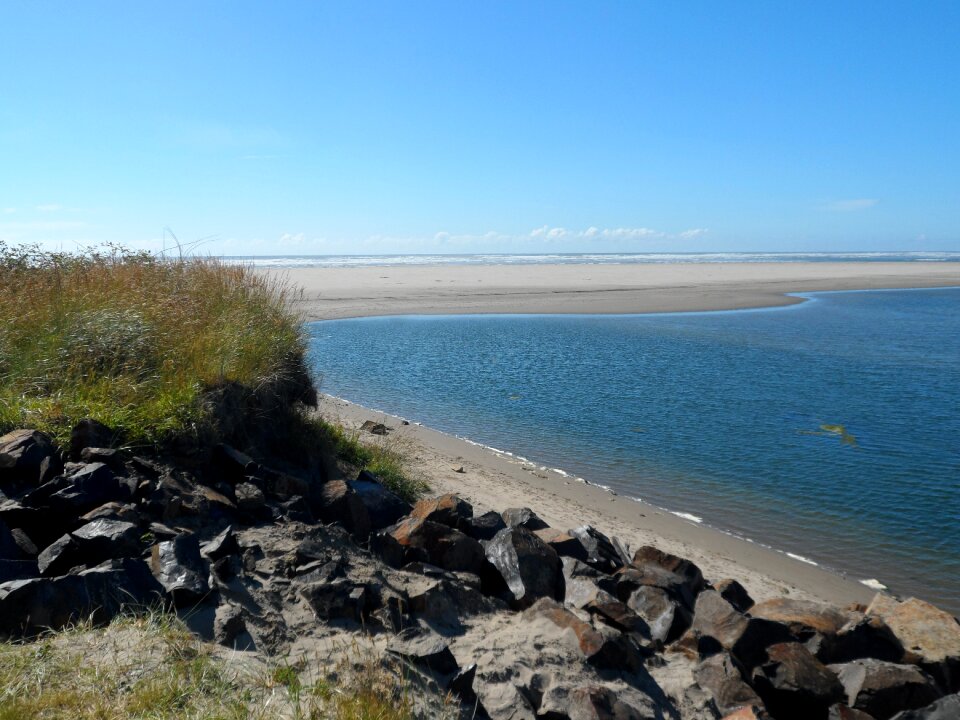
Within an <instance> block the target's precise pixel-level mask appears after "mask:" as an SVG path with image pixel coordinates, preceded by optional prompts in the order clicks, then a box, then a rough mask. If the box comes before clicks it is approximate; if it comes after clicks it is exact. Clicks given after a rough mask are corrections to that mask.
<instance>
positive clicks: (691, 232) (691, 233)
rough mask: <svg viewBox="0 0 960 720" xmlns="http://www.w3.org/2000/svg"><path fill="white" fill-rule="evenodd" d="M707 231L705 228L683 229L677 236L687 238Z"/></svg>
mask: <svg viewBox="0 0 960 720" xmlns="http://www.w3.org/2000/svg"><path fill="white" fill-rule="evenodd" d="M708 232H710V231H709V230H707V228H690V229H689V230H684V231H683V232H682V233H678V234H677V237H679V238H683V239H684V240H689V239H690V238H695V237H700V236H701V235H706V234H707V233H708Z"/></svg>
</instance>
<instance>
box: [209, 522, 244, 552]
mask: <svg viewBox="0 0 960 720" xmlns="http://www.w3.org/2000/svg"><path fill="white" fill-rule="evenodd" d="M239 553H240V546H239V545H238V544H237V536H236V535H235V534H234V532H233V526H232V525H228V526H227V527H226V528H225V529H224V531H223V532H221V533H220V534H219V535H217V536H216V537H215V538H213V540H211V541H210V542H208V543H205V544H204V546H203V548H201V550H200V554H201V555H202V556H203V557H205V558H207V559H208V560H219V559H220V558H224V557H227V556H228V555H238V554H239Z"/></svg>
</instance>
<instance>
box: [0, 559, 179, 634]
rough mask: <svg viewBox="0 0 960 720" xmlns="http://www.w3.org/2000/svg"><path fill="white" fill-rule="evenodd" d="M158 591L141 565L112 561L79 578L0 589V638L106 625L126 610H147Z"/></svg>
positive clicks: (23, 582)
mask: <svg viewBox="0 0 960 720" xmlns="http://www.w3.org/2000/svg"><path fill="white" fill-rule="evenodd" d="M160 593H161V588H160V587H159V585H157V583H156V581H155V580H154V579H153V578H152V577H151V575H150V572H149V571H148V570H147V568H146V565H145V564H144V563H143V561H142V560H132V559H125V560H114V561H112V562H111V563H108V564H105V565H103V566H101V567H97V568H94V569H92V570H85V571H83V572H81V573H79V574H77V575H65V576H63V577H58V578H35V579H31V580H14V581H13V582H7V583H3V584H2V585H0V636H7V637H19V636H24V635H34V634H36V633H39V632H44V631H46V630H51V629H52V630H58V629H60V628H62V627H64V626H66V625H69V624H71V623H74V622H79V621H83V620H92V621H93V622H94V623H97V624H100V623H106V622H109V620H111V619H112V618H113V617H114V616H115V615H116V614H117V613H119V612H120V611H121V610H122V609H123V608H125V607H137V608H142V607H149V606H151V605H153V604H155V603H156V602H157V600H158V599H159V597H160Z"/></svg>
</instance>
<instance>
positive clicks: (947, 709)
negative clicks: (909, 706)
mask: <svg viewBox="0 0 960 720" xmlns="http://www.w3.org/2000/svg"><path fill="white" fill-rule="evenodd" d="M957 718H960V695H948V696H947V697H943V698H940V699H939V700H937V701H936V702H933V703H930V704H929V705H927V706H926V707H925V708H920V709H919V710H904V711H903V712H901V713H897V714H896V715H894V716H893V720H957Z"/></svg>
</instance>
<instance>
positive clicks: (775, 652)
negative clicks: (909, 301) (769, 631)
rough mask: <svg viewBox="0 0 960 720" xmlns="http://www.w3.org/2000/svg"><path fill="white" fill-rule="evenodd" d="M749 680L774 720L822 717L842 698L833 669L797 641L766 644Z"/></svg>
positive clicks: (810, 719)
mask: <svg viewBox="0 0 960 720" xmlns="http://www.w3.org/2000/svg"><path fill="white" fill-rule="evenodd" d="M752 684H753V688H754V690H756V691H757V693H758V694H759V695H760V697H761V698H762V699H763V702H764V704H765V705H766V707H767V709H768V710H769V711H770V714H771V715H773V716H774V717H775V718H777V720H817V719H818V718H819V719H820V720H824V719H825V718H826V717H827V712H828V710H829V708H830V706H831V705H833V704H834V703H837V702H840V701H841V700H843V699H844V691H843V686H842V685H841V684H840V681H839V679H838V678H837V675H836V673H834V672H833V671H832V670H830V669H828V668H827V667H826V666H825V665H824V664H823V663H821V662H820V661H819V660H817V659H816V658H815V657H814V656H813V655H812V654H811V653H810V651H809V650H807V649H806V648H805V647H804V646H803V645H801V644H800V643H797V642H786V643H778V644H776V645H771V646H770V647H768V648H767V659H766V661H765V662H764V663H762V664H761V665H760V666H758V667H757V668H756V669H755V670H754V671H753V675H752Z"/></svg>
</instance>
